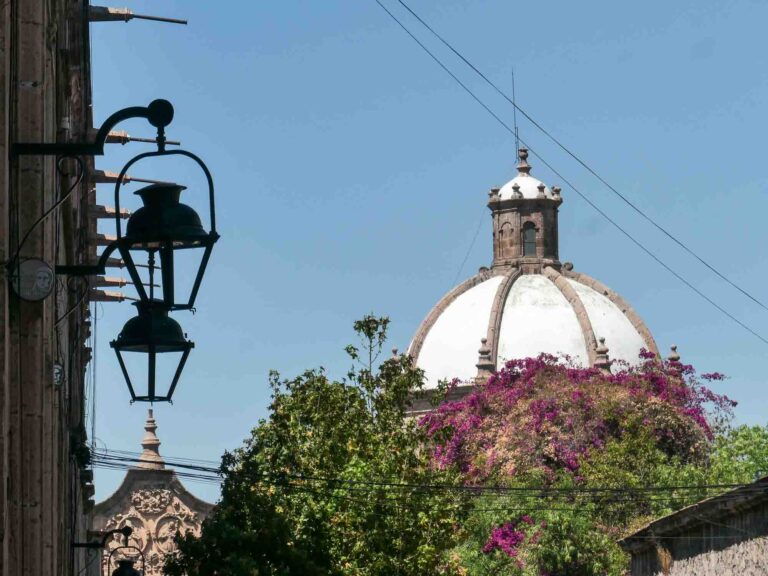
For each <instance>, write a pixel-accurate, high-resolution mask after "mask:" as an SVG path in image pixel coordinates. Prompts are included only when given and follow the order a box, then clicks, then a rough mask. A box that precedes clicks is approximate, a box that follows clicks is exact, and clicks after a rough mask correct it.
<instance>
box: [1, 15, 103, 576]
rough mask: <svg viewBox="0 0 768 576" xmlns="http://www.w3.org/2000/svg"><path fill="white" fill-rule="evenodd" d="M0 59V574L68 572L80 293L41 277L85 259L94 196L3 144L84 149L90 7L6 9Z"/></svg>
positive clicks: (80, 506) (82, 459) (67, 175)
mask: <svg viewBox="0 0 768 576" xmlns="http://www.w3.org/2000/svg"><path fill="white" fill-rule="evenodd" d="M0 58H1V60H0V94H1V95H2V97H1V98H0V127H1V129H0V260H2V262H3V266H2V267H0V275H2V281H1V282H0V454H1V457H0V478H2V490H0V574H3V575H21V574H25V575H35V576H36V575H58V574H77V573H78V572H79V571H80V570H81V569H82V568H83V566H84V561H85V554H84V552H82V551H79V550H78V549H75V548H73V546H72V544H73V542H78V541H83V540H85V539H86V537H87V534H86V529H87V521H86V512H87V509H88V507H89V498H90V497H91V496H92V494H93V486H92V484H91V483H90V481H91V479H92V476H91V472H90V471H89V470H87V469H86V464H87V454H88V452H87V448H86V435H85V431H84V430H85V427H84V379H85V378H84V373H85V368H86V365H87V363H88V361H89V359H90V353H89V350H88V349H87V348H86V347H85V342H86V339H87V338H88V335H89V323H88V318H87V313H88V287H87V284H85V283H84V282H83V281H78V280H77V279H74V280H72V281H71V282H65V281H62V279H60V278H57V277H55V276H54V275H53V271H52V270H53V268H54V267H55V265H56V263H80V262H84V261H86V260H87V259H88V258H89V255H92V254H94V253H95V250H94V249H93V248H91V247H89V245H88V243H87V242H88V232H89V231H91V230H92V231H95V223H94V222H92V221H91V219H90V218H89V205H90V204H91V203H92V202H93V197H92V196H91V195H89V184H88V178H87V177H82V178H81V177H80V176H81V174H80V172H81V170H79V168H78V166H77V164H76V163H75V162H73V161H70V160H62V161H60V162H58V165H59V169H58V170H57V159H56V158H55V157H53V156H46V157H43V156H35V155H24V156H19V155H17V154H16V153H15V150H14V146H15V145H16V144H17V143H22V142H32V143H40V142H45V143H53V142H71V141H84V140H86V139H87V138H88V135H89V130H90V128H91V124H92V123H91V77H90V48H89V36H88V3H87V2H86V1H84V0H9V1H7V2H3V3H2V5H0ZM87 161H88V159H86V163H87ZM87 167H88V166H87V164H86V166H85V168H87ZM67 194H69V195H68V197H67V200H66V201H64V202H62V204H61V205H60V206H59V207H57V208H54V209H52V208H53V207H54V206H55V204H56V202H57V201H58V200H60V199H62V198H64V197H65V196H67ZM51 209H52V210H51ZM48 210H51V211H50V214H48V215H47V216H46V217H44V218H42V219H41V217H43V215H44V214H45V213H46V211H48ZM28 259H37V261H38V263H36V264H35V265H36V266H38V267H39V268H38V271H37V272H36V273H35V274H33V276H32V278H33V280H34V282H33V284H32V285H27V286H22V282H21V280H19V277H18V275H17V271H18V270H19V265H20V264H22V263H23V262H25V261H28ZM39 261H42V262H43V263H44V264H39ZM46 264H47V266H46ZM20 292H21V293H22V295H23V296H26V297H27V300H24V299H22V298H21V297H20V296H19V293H20ZM46 292H47V294H46ZM40 295H45V297H43V298H40V299H37V300H35V298H37V296H40ZM30 300H33V301H30Z"/></svg>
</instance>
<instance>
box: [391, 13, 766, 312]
mask: <svg viewBox="0 0 768 576" xmlns="http://www.w3.org/2000/svg"><path fill="white" fill-rule="evenodd" d="M397 1H398V2H399V3H400V4H401V5H402V6H403V7H404V8H405V9H406V10H407V11H408V12H409V13H410V14H411V15H412V16H413V17H414V18H416V20H418V21H419V22H420V23H421V24H422V25H423V26H424V27H425V28H426V29H427V30H429V31H430V32H431V33H432V34H433V35H434V36H435V37H436V38H437V39H438V40H439V41H440V42H441V43H442V44H443V45H444V46H445V47H446V48H448V49H449V50H450V51H451V52H453V53H454V54H455V55H456V56H457V57H458V58H459V59H460V60H461V61H462V62H464V63H465V64H466V65H467V66H469V67H470V68H471V69H472V70H473V71H474V72H475V73H476V74H477V75H478V76H480V78H482V79H483V80H484V81H485V82H486V83H487V84H488V85H489V86H490V87H491V88H493V89H494V90H495V91H496V92H497V93H498V94H499V95H501V97H502V98H504V99H505V100H506V101H507V102H509V103H510V104H512V106H513V107H514V110H515V112H518V111H519V112H520V113H521V114H522V115H523V116H525V118H526V119H527V120H528V121H529V122H530V123H531V124H533V125H534V126H535V127H536V128H537V129H539V130H540V131H541V132H542V133H543V134H544V135H545V136H546V137H547V138H549V139H550V140H551V141H552V142H554V143H555V144H556V145H557V146H558V147H559V148H560V149H561V150H563V152H565V153H566V154H568V155H569V156H570V157H571V158H573V159H574V160H575V161H576V162H578V163H579V164H580V165H581V166H582V167H583V168H584V169H586V170H587V171H588V172H589V173H590V174H592V175H593V176H594V177H595V178H597V179H598V180H599V181H600V182H601V183H602V184H604V185H605V186H606V187H607V188H608V189H609V190H610V191H611V192H613V193H614V194H615V195H616V196H618V197H619V198H620V199H621V200H622V201H623V202H624V203H625V204H626V205H627V206H629V207H630V208H632V210H634V211H635V212H636V213H637V214H639V215H640V216H642V217H643V218H644V219H645V220H646V221H648V222H650V223H651V224H652V225H653V226H654V227H655V228H656V229H657V230H659V231H660V232H661V233H662V234H664V235H665V236H666V237H667V238H669V239H670V240H672V241H673V242H674V243H675V244H677V245H678V246H679V247H680V248H682V249H683V250H685V251H686V252H688V254H690V255H691V256H693V257H694V258H695V259H696V260H698V261H699V262H700V263H701V264H703V265H704V266H706V267H707V268H708V269H709V270H710V271H711V272H713V273H715V274H716V275H717V276H718V277H720V279H722V280H724V281H725V282H727V283H728V284H730V285H731V286H732V287H733V288H735V289H736V290H738V291H739V292H741V293H742V294H743V295H744V296H746V297H747V298H749V299H750V300H752V301H753V302H754V303H756V304H757V305H759V306H761V307H762V308H763V309H764V310H768V305H766V304H764V303H763V302H761V301H760V300H758V299H757V298H756V297H755V296H753V295H752V294H750V293H749V292H747V291H746V290H745V289H744V288H742V287H741V286H739V285H738V284H736V283H735V282H734V281H732V280H731V279H730V278H728V277H727V276H725V274H723V273H722V272H720V271H719V270H718V269H717V268H715V267H714V265H712V264H710V263H709V262H707V261H706V260H704V258H702V257H701V256H699V255H698V254H697V253H696V252H694V251H693V249H691V248H689V247H688V246H687V245H686V244H685V243H684V242H683V241H682V240H680V239H679V238H677V237H676V236H675V235H674V234H672V233H671V232H670V231H669V230H667V229H666V228H664V227H663V226H661V225H660V224H658V223H657V222H656V221H655V220H654V219H653V218H651V217H650V216H649V215H648V214H646V213H645V212H644V211H643V210H642V209H641V208H640V207H638V206H637V205H636V204H634V203H633V202H632V201H631V200H630V199H629V198H627V197H626V196H625V195H624V194H622V193H621V192H619V191H618V190H617V189H616V188H615V187H614V186H612V185H611V184H610V183H609V182H608V181H606V180H605V179H604V178H603V177H602V176H600V174H598V173H597V172H596V171H595V170H594V169H593V168H592V167H591V166H589V165H588V164H587V163H586V162H585V161H584V160H582V159H581V158H580V157H579V156H577V155H576V153H575V152H573V151H571V150H570V149H569V148H567V147H566V146H565V145H564V144H563V143H562V142H560V140H558V139H557V138H556V137H555V136H553V135H552V134H551V133H550V132H549V131H548V130H546V129H545V128H544V127H543V126H542V125H541V124H539V123H538V122H537V121H536V120H534V119H533V118H532V117H531V115H530V114H528V113H527V112H526V111H525V110H523V109H522V108H521V107H520V106H518V104H517V101H516V98H515V96H514V90H515V88H514V85H515V84H514V82H515V75H514V71H513V72H512V98H510V97H509V96H508V95H507V94H506V93H504V91H503V90H502V89H501V88H499V87H498V86H497V85H496V84H495V83H494V82H492V81H491V80H490V79H489V78H488V77H487V76H486V75H485V74H483V73H482V72H481V71H480V70H479V69H478V68H477V67H476V66H475V65H474V64H472V62H470V61H469V60H468V59H467V58H465V57H464V55H463V54H462V53H461V52H459V51H458V50H457V49H456V48H454V47H453V45H451V43H450V42H448V41H447V40H446V39H445V38H443V36H441V35H440V34H439V33H438V32H437V31H436V30H435V29H434V28H432V27H431V26H430V25H429V24H428V23H427V22H425V21H424V19H423V18H421V16H419V15H418V14H417V13H416V12H414V11H413V9H411V7H410V6H408V4H406V3H405V2H404V0H397ZM515 137H516V138H517V116H516V115H515Z"/></svg>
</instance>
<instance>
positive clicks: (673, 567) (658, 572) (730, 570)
mask: <svg viewBox="0 0 768 576" xmlns="http://www.w3.org/2000/svg"><path fill="white" fill-rule="evenodd" d="M659 554H661V556H662V558H663V557H664V552H663V551H657V550H652V551H648V552H646V553H645V554H643V555H641V556H638V557H637V558H635V559H634V560H633V562H632V576H768V538H765V537H763V538H755V539H753V540H747V541H745V542H739V543H737V544H733V545H731V546H728V547H727V548H724V549H722V550H712V551H709V552H704V553H702V554H697V555H695V556H691V557H689V558H681V559H678V560H675V559H672V558H670V559H669V560H668V562H669V564H668V568H667V571H666V572H665V571H664V568H663V567H662V566H660V564H661V563H662V561H660V559H659V558H658V556H659Z"/></svg>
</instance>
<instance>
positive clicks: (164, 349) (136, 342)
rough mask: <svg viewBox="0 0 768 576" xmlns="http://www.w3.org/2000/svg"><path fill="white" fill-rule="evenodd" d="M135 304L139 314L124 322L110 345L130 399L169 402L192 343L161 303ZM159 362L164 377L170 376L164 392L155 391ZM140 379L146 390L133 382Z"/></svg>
mask: <svg viewBox="0 0 768 576" xmlns="http://www.w3.org/2000/svg"><path fill="white" fill-rule="evenodd" d="M135 305H136V307H137V308H138V312H139V313H138V315H137V316H135V317H134V318H131V319H130V320H128V322H126V323H125V326H123V329H122V331H121V332H120V334H119V335H118V337H117V339H116V340H113V341H112V342H110V343H109V345H110V346H111V347H112V348H113V349H114V350H115V354H117V361H118V362H119V363H120V369H121V370H122V372H123V376H124V377H125V381H126V383H127V384H128V390H129V391H130V393H131V401H132V402H170V401H171V397H172V396H173V392H174V390H175V389H176V385H177V384H178V383H179V377H180V376H181V372H182V370H183V369H184V364H186V362H187V358H188V357H189V353H190V352H191V350H192V348H194V347H195V343H194V342H192V341H190V340H187V338H186V336H185V334H184V331H183V330H182V328H181V326H180V325H179V323H178V322H176V320H174V319H173V318H170V317H169V316H168V311H167V310H166V309H165V308H164V307H162V306H160V305H157V303H156V304H155V305H152V304H147V303H145V302H136V304H135ZM129 356H132V358H130V357H129ZM130 360H135V362H131V361H130ZM160 363H162V364H164V367H165V368H166V370H165V374H166V375H165V376H163V378H165V379H169V380H170V382H169V383H168V388H167V392H166V393H165V394H158V392H157V390H158V384H160V383H159V382H158V381H157V380H158V368H159V366H158V364H160ZM142 373H143V374H142ZM144 374H145V375H146V376H145V375H144ZM140 383H141V384H143V386H142V391H143V390H144V389H146V393H142V394H137V393H136V388H135V386H134V384H136V385H138V384H140Z"/></svg>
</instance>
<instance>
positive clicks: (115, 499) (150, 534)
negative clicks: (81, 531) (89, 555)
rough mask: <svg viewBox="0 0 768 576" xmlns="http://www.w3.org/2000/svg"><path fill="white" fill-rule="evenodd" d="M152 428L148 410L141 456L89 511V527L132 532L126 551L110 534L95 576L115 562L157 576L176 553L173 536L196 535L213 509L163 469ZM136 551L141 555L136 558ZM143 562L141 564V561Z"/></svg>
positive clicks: (169, 471) (117, 538) (120, 539)
mask: <svg viewBox="0 0 768 576" xmlns="http://www.w3.org/2000/svg"><path fill="white" fill-rule="evenodd" d="M156 428H157V425H156V424H155V420H154V417H153V414H152V410H150V411H149V418H148V419H147V423H146V426H145V430H146V434H145V436H144V440H143V441H142V446H143V447H144V452H143V453H142V455H141V457H140V458H139V462H138V464H137V466H136V467H135V468H133V469H131V470H129V471H128V473H127V474H126V476H125V479H124V480H123V483H122V484H121V485H120V487H119V488H118V489H117V491H116V492H115V493H114V494H113V495H112V496H110V497H109V498H107V499H106V500H105V501H103V502H100V503H99V504H97V505H96V506H95V508H94V510H93V529H94V531H96V532H106V531H108V530H114V529H118V528H122V527H124V526H130V527H131V528H132V529H133V534H132V535H131V537H130V538H129V541H128V546H129V548H125V547H123V546H124V542H123V537H122V536H120V535H116V536H113V537H112V539H111V540H110V541H109V542H108V545H107V548H106V550H105V551H104V553H103V555H102V558H101V572H100V574H110V573H111V571H112V570H114V568H115V562H116V561H117V560H118V559H120V558H127V559H131V560H135V562H136V568H137V569H139V570H141V569H142V566H141V565H142V561H146V567H145V568H144V569H143V570H144V575H145V576H161V575H162V567H163V563H164V561H165V557H166V555H167V554H169V553H172V552H173V551H174V549H175V545H174V537H175V536H176V534H177V533H182V534H184V533H187V532H191V533H192V534H195V535H199V534H200V528H201V525H202V521H203V520H204V519H205V517H206V516H207V515H208V514H209V513H210V512H211V510H212V509H213V505H212V504H209V503H207V502H204V501H202V500H200V499H199V498H196V497H195V496H194V495H192V494H190V493H189V492H188V491H187V489H186V488H185V487H184V485H183V484H182V483H181V482H180V481H179V479H178V477H177V476H176V473H175V472H174V471H173V470H168V469H166V468H165V463H164V462H163V459H162V458H161V456H160V453H159V450H158V447H159V445H160V440H158V438H157V436H156V435H155V430H156ZM139 551H140V552H141V554H139ZM142 558H143V560H142Z"/></svg>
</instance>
